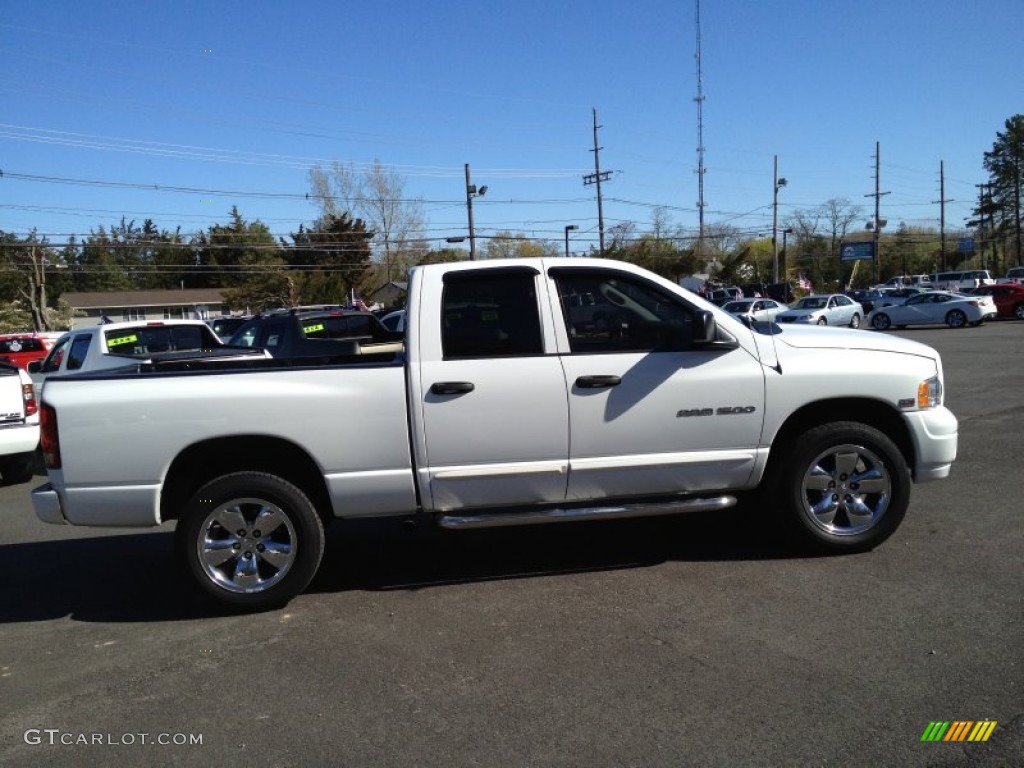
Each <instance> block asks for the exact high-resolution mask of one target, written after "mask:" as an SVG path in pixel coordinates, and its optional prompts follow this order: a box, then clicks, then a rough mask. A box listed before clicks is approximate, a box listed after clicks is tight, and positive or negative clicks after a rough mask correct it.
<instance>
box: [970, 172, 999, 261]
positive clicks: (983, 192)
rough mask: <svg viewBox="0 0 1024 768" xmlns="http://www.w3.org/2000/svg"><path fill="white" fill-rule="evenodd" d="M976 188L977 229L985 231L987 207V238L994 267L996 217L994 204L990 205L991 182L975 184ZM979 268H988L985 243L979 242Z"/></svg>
mask: <svg viewBox="0 0 1024 768" xmlns="http://www.w3.org/2000/svg"><path fill="white" fill-rule="evenodd" d="M974 186H976V187H977V188H978V231H979V232H985V231H986V227H985V209H986V208H987V209H988V227H987V232H988V240H989V242H991V243H992V268H993V269H996V238H995V233H996V219H995V210H994V209H995V206H994V205H992V184H991V183H990V182H986V183H984V184H975V185H974ZM981 268H982V269H988V260H987V259H986V258H985V243H984V242H982V243H981Z"/></svg>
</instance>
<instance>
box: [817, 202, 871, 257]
mask: <svg viewBox="0 0 1024 768" xmlns="http://www.w3.org/2000/svg"><path fill="white" fill-rule="evenodd" d="M821 215H822V218H824V219H825V222H826V224H827V225H828V230H829V235H830V238H831V240H830V243H829V249H828V255H829V256H835V255H836V254H837V253H838V251H839V243H840V242H842V240H843V238H844V237H846V233H847V231H848V230H849V228H850V225H851V224H853V222H855V221H857V220H858V219H861V218H863V217H864V209H863V208H862V207H861V206H859V205H854V204H853V203H851V202H850V201H849V200H847V199H846V198H845V197H833V198H831V199H829V200H827V201H826V202H825V204H824V205H823V206H821Z"/></svg>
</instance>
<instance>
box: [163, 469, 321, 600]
mask: <svg viewBox="0 0 1024 768" xmlns="http://www.w3.org/2000/svg"><path fill="white" fill-rule="evenodd" d="M257 518H258V519H257ZM260 521H262V524H261V522H260ZM176 543H177V549H178V556H179V558H180V559H181V561H182V564H183V565H184V566H185V567H186V569H187V570H188V572H189V574H190V575H191V576H192V578H193V579H194V580H195V582H196V583H197V584H198V585H199V587H200V588H201V589H202V590H203V591H205V592H206V593H207V594H209V595H211V596H212V597H214V598H215V599H216V600H218V601H219V602H221V603H224V604H227V605H229V606H231V607H233V608H237V609H242V610H264V609H267V608H274V607H278V606H281V605H283V604H285V603H287V602H288V601H289V600H291V599H292V598H293V597H295V596H296V595H297V594H299V593H300V592H302V590H304V589H305V588H306V587H307V586H308V585H309V582H310V581H311V580H312V579H313V576H315V575H316V572H317V569H318V568H319V567H320V560H321V558H322V557H323V553H324V528H323V523H322V522H321V520H320V516H319V515H318V514H317V511H316V508H315V507H314V506H313V504H312V502H310V500H309V499H308V498H307V497H306V495H305V494H304V493H303V492H302V491H301V490H299V489H298V488H297V487H295V486H294V485H292V484H291V483H289V482H288V481H286V480H283V479H282V478H280V477H277V476H275V475H269V474H264V473H262V472H236V473H234V474H230V475H224V476H222V477H218V478H217V479H216V480H212V481H210V482H209V483H207V484H206V485H204V486H203V487H202V488H200V489H199V490H198V491H197V492H196V494H195V495H194V496H193V497H192V498H191V499H190V500H189V501H188V503H187V504H186V505H185V506H184V507H183V508H182V510H181V516H180V518H179V520H178V527H177V531H176ZM204 555H205V557H204Z"/></svg>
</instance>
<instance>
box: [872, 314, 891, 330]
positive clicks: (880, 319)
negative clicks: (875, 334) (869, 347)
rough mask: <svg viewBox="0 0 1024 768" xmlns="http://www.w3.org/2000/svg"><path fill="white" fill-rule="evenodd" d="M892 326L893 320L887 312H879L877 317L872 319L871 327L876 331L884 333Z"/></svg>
mask: <svg viewBox="0 0 1024 768" xmlns="http://www.w3.org/2000/svg"><path fill="white" fill-rule="evenodd" d="M890 325H892V320H890V319H889V316H888V315H887V314H885V312H879V313H878V314H877V315H875V316H874V317H872V318H871V327H872V328H874V329H875V330H876V331H884V330H887V329H888V328H889V326H890Z"/></svg>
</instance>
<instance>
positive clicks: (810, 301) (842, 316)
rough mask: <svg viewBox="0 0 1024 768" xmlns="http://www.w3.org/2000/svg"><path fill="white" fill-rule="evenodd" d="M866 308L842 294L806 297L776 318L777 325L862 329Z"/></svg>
mask: <svg viewBox="0 0 1024 768" xmlns="http://www.w3.org/2000/svg"><path fill="white" fill-rule="evenodd" d="M863 317H864V308H863V307H862V306H861V305H860V302H857V301H854V300H853V299H851V298H850V297H849V296H844V295H843V294H841V293H832V294H823V295H820V296H804V297H803V298H802V299H800V300H799V301H797V302H796V303H795V304H792V305H791V306H790V309H787V310H786V311H785V312H780V313H779V314H778V315H776V316H775V322H777V323H808V324H810V325H848V326H850V327H851V328H860V322H861V320H862V319H863Z"/></svg>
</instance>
